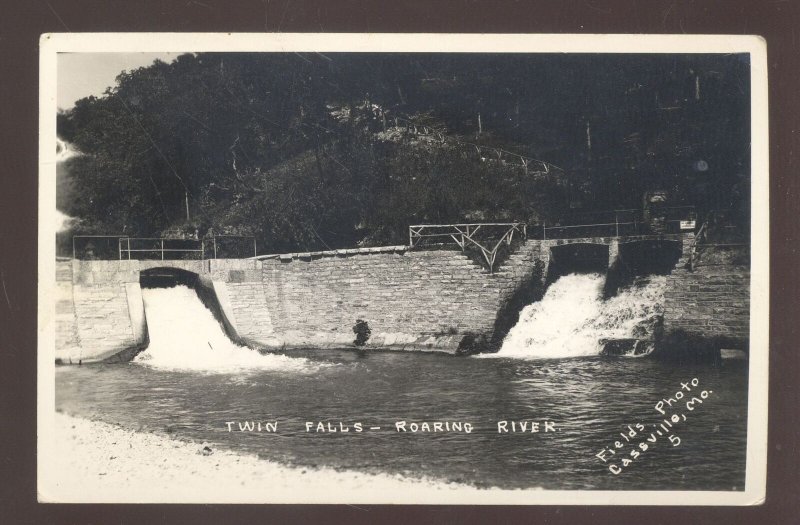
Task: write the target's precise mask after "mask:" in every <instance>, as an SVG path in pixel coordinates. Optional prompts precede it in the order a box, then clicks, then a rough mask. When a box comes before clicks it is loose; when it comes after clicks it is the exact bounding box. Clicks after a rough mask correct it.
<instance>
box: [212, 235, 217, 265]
mask: <svg viewBox="0 0 800 525" xmlns="http://www.w3.org/2000/svg"><path fill="white" fill-rule="evenodd" d="M212 239H214V259H215V260H216V258H217V236H216V235H215V236H214V237H212Z"/></svg>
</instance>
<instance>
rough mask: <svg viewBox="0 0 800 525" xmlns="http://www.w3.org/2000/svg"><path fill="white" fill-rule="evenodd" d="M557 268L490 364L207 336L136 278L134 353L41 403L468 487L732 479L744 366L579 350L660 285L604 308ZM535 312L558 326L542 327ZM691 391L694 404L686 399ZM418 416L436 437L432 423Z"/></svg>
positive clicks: (738, 453)
mask: <svg viewBox="0 0 800 525" xmlns="http://www.w3.org/2000/svg"><path fill="white" fill-rule="evenodd" d="M566 278H569V279H572V281H571V282H569V283H568V286H567V285H564V283H561V286H559V283H558V282H557V283H554V284H553V285H552V286H551V287H550V289H549V290H548V294H549V295H548V296H546V297H545V298H544V299H543V300H542V301H541V303H537V304H536V305H532V306H531V307H529V308H528V309H527V310H526V311H523V313H522V315H521V321H520V324H518V325H517V327H515V329H514V330H512V333H510V334H509V337H508V339H507V344H506V345H505V346H504V347H503V349H502V350H501V351H500V352H499V353H498V354H497V355H495V356H492V358H490V359H486V358H476V357H451V356H447V355H438V354H421V353H403V352H380V351H365V352H358V351H355V350H352V349H342V350H320V349H306V350H294V351H291V352H287V354H286V355H279V354H268V355H261V354H259V353H257V352H256V351H254V350H251V349H249V348H245V347H239V346H237V345H235V344H233V343H232V342H230V341H229V340H228V339H227V338H225V336H224V334H222V333H221V330H220V328H219V325H218V324H217V323H216V321H215V320H214V319H213V316H212V315H211V312H210V311H208V310H206V309H205V308H204V307H203V306H202V304H201V303H200V302H199V300H198V299H197V298H196V296H194V295H193V293H194V292H193V291H191V290H190V289H188V288H185V287H176V288H168V289H152V290H144V299H145V307H146V312H147V317H148V327H149V331H150V337H151V344H150V347H149V348H148V349H147V350H146V351H145V352H143V353H142V354H140V355H139V356H138V357H137V359H136V360H135V361H134V362H132V363H127V364H115V365H98V366H83V367H75V366H72V367H59V368H58V369H57V371H56V406H57V408H58V409H60V410H63V411H65V412H67V413H70V414H73V415H77V416H81V417H87V418H92V419H99V420H102V421H106V422H110V423H115V424H119V425H122V426H123V427H126V428H130V429H134V430H143V431H149V432H155V433H160V434H169V435H172V436H175V437H178V438H181V439H190V440H193V441H198V442H203V441H207V442H209V443H214V444H216V445H215V446H217V447H221V448H225V449H229V450H233V451H240V452H246V453H255V454H258V455H260V456H261V457H264V458H266V459H270V460H273V461H278V462H281V463H284V464H289V465H294V466H298V467H302V468H305V469H311V470H312V471H313V468H314V467H318V466H328V467H334V468H342V469H353V470H358V471H362V472H374V473H378V472H383V473H391V474H402V475H405V476H409V477H428V478H435V479H441V480H446V481H458V482H462V483H468V484H473V485H476V486H478V487H501V488H545V489H604V490H615V489H625V490H743V489H744V473H745V449H746V421H747V362H746V361H728V360H725V361H723V363H722V364H721V365H688V364H675V363H665V362H661V361H657V360H654V359H651V358H633V357H628V358H626V357H603V356H600V355H597V354H598V353H599V346H597V345H596V344H594V345H593V344H590V343H587V341H590V340H593V339H592V338H594V339H595V340H596V339H597V337H598V336H599V335H601V334H608V333H611V334H613V335H615V336H624V335H626V334H625V333H622V332H625V331H627V332H630V331H631V330H633V329H634V325H636V324H637V322H639V321H641V320H642V319H646V318H647V316H649V315H652V314H653V313H654V312H656V313H657V308H656V309H655V310H654V307H653V294H657V293H658V290H659V287H660V286H661V284H660V281H658V280H657V279H656V280H651V281H649V282H647V283H645V284H641V285H639V286H637V287H635V289H632V290H627V291H626V290H622V291H621V292H620V293H619V294H618V296H617V297H618V298H617V299H616V303H615V302H613V301H614V298H612V299H611V300H609V301H610V302H609V301H602V300H601V299H599V298H598V295H597V293H598V290H599V286H600V285H601V284H602V278H600V277H599V276H580V277H575V276H566ZM562 279H565V277H562ZM625 294H628V297H627V299H625V300H622V299H619V298H620V297H625ZM643 298H644V299H643ZM551 303H552V304H551ZM566 303H572V304H573V308H567V307H566V306H568V304H566ZM559 309H560V310H559ZM548 316H549V317H548ZM577 317H581V319H577ZM543 319H544V320H546V319H550V321H549V323H548V322H545V321H544V320H543ZM548 324H550V325H558V326H562V327H570V328H569V329H568V330H566V332H565V331H563V330H562V331H556V332H555V333H550V334H548V333H546V332H547V330H548V329H550V328H547V325H548ZM621 327H625V328H624V330H622V328H621ZM621 330H622V332H621ZM543 332H545V334H544V335H543ZM592 334H593V335H592ZM627 335H630V334H627ZM556 338H560V339H559V342H558V343H557V344H556V343H554V342H553V341H554V340H555V339H556ZM556 348H561V350H560V351H558V350H556ZM592 349H594V350H592ZM693 380H694V384H693ZM682 384H683V385H684V386H682ZM703 391H705V397H704V398H703V399H702V403H700V402H699V401H697V402H695V403H693V404H692V405H690V406H689V407H687V405H686V401H687V400H689V399H690V398H691V397H697V398H698V399H700V397H701V393H702V392H703ZM679 392H680V394H679ZM679 397H682V398H683V399H678V398H679ZM668 398H673V399H675V402H674V403H671V406H669V405H670V404H669V403H665V401H664V400H665V399H668ZM659 401H661V405H663V407H662V410H663V411H664V414H661V413H660V412H659V411H657V410H656V409H655V406H656V404H657V403H658V402H659ZM690 408H691V410H690ZM670 416H674V417H675V418H677V422H674V420H670V419H669V418H670ZM665 419H666V420H667V421H666V422H665V421H664V420H665ZM511 421H514V422H525V430H526V431H525V432H522V431H520V430H521V425H519V424H516V423H515V425H514V426H515V427H516V429H517V430H518V431H517V432H499V431H498V428H505V429H508V430H511V429H512V424H511ZM250 422H252V423H254V424H255V425H256V426H255V430H253V431H249V430H247V428H248V425H249V424H250ZM258 422H261V424H262V431H260V432H259V431H258V427H257V424H258ZM398 422H405V425H404V426H403V428H405V430H406V431H405V432H404V431H399V430H398V426H397V425H398ZM425 422H426V423H428V425H426V426H423V423H425ZM504 422H505V424H504ZM229 423H230V424H229ZM266 423H271V424H275V425H276V431H274V432H272V431H268V430H267V429H266ZM434 423H442V428H443V429H446V428H447V427H448V424H449V426H450V428H451V431H449V432H448V431H441V432H434V431H433V430H435V429H436V428H437V427H436V426H435V425H434ZM453 423H460V428H461V430H460V431H458V430H452V428H453ZM498 423H499V424H500V425H498ZM533 423H537V430H538V432H531V428H532V427H533ZM356 424H359V425H360V428H361V429H362V431H361V432H358V431H357V425H356ZM240 425H241V427H240ZM662 425H664V426H662ZM669 425H672V426H669ZM377 427H379V428H377ZM426 427H427V428H430V430H431V431H430V432H423V431H422V429H423V428H426ZM240 428H244V429H245V430H244V431H242V430H240ZM345 428H346V429H348V430H349V432H343V429H345ZM413 428H418V431H417V432H412V431H411V430H412V429H413ZM467 428H469V429H470V432H466V429H467ZM331 430H336V432H332V431H331ZM648 438H649V439H648ZM615 442H617V443H616V444H615ZM643 446H644V448H646V450H644V449H643ZM612 450H613V453H612ZM632 450H635V451H636V452H637V453H638V454H637V455H636V457H634V455H633V454H632V453H631V451H632ZM598 455H599V456H600V457H598ZM623 458H626V459H628V460H630V461H629V462H627V461H626V462H625V463H623V461H622V459H623ZM611 465H614V467H612V468H611V469H610V468H609V467H610V466H611ZM612 471H613V472H612ZM615 472H616V473H615Z"/></svg>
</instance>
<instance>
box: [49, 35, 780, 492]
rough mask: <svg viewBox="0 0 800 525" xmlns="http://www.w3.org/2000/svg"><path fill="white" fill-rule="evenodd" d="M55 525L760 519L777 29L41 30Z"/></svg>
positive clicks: (51, 483)
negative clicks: (62, 517)
mask: <svg viewBox="0 0 800 525" xmlns="http://www.w3.org/2000/svg"><path fill="white" fill-rule="evenodd" d="M40 102H41V104H40V172H39V188H40V200H39V218H40V221H39V260H38V272H39V323H38V330H39V333H38V336H39V337H38V367H39V386H38V470H37V472H38V487H39V500H40V501H42V502H58V503H87V502H102V503H132V502H133V503H349V504H358V503H391V504H510V505H538V504H567V505H611V504H621V505H756V504H759V503H762V502H763V501H764V498H765V495H766V492H765V491H766V456H767V452H766V451H767V446H766V445H767V442H766V439H767V391H768V377H767V375H768V374H767V370H768V367H767V364H768V344H767V341H768V318H769V312H768V303H769V301H768V289H769V275H768V261H769V245H768V239H769V224H768V153H767V152H768V147H767V139H768V136H767V64H766V44H765V42H764V41H763V39H761V38H759V37H756V36H704V35H659V36H656V35H568V34H564V35H492V34H484V35H465V34H191V33H182V34H178V33H170V34H166V33H139V34H137V33H97V34H89V33H83V34H81V33H76V34H45V35H42V37H41V63H40Z"/></svg>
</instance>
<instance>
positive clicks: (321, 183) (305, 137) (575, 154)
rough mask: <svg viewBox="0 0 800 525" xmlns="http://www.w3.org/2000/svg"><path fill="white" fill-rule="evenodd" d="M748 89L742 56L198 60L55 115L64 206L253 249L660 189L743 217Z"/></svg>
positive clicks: (623, 202)
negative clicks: (64, 161)
mask: <svg viewBox="0 0 800 525" xmlns="http://www.w3.org/2000/svg"><path fill="white" fill-rule="evenodd" d="M748 99H749V67H748V63H747V61H746V57H744V58H743V57H741V56H736V55H730V56H709V55H687V56H674V55H659V56H656V55H617V56H610V55H607V56H587V55H529V54H518V55H452V54H451V55H440V54H429V55H408V54H404V55H401V54H394V55H390V54H369V53H367V54H332V55H322V54H318V53H317V54H296V53H284V54H277V53H276V54H213V53H211V54H209V53H203V54H195V55H191V54H187V55H182V56H180V57H179V58H178V59H177V60H176V61H174V62H173V63H171V64H166V63H163V62H155V63H154V64H153V65H152V66H150V67H146V68H140V69H137V70H135V71H130V72H123V73H122V74H121V75H120V76H119V77H118V78H117V85H116V86H115V87H114V88H112V89H110V90H108V91H107V92H106V94H105V95H104V96H102V97H99V98H95V97H89V98H86V99H82V100H80V101H78V102H77V103H76V105H75V107H74V108H71V109H69V110H67V111H64V112H62V113H60V114H59V116H58V131H59V135H60V137H62V138H63V139H64V140H66V141H68V142H70V143H71V144H73V146H74V147H75V148H77V149H78V150H79V151H80V152H81V153H82V155H79V156H76V157H73V158H72V159H70V160H69V161H68V162H69V164H68V165H67V170H66V171H67V174H66V175H65V176H67V177H69V179H70V181H69V184H68V185H65V184H62V185H61V186H60V187H65V188H69V189H70V191H71V198H69V199H63V198H60V200H59V202H64V200H68V205H67V206H66V209H65V210H64V211H65V212H66V213H68V214H70V215H72V216H75V217H77V218H79V219H80V221H79V222H78V225H77V227H76V228H77V231H78V232H81V233H114V234H126V235H131V236H146V235H158V234H160V233H161V232H164V231H166V230H168V229H174V228H185V229H190V230H194V229H196V230H198V231H199V232H200V234H205V233H206V232H208V231H214V232H217V233H238V234H252V235H255V236H256V237H257V238H258V240H259V246H261V249H260V250H259V251H261V252H277V251H283V250H310V249H325V248H336V247H343V246H354V245H357V244H362V245H370V244H383V243H402V242H404V241H405V239H406V235H407V226H408V225H409V224H414V223H422V222H452V221H463V220H466V219H470V220H489V219H491V220H501V219H502V220H511V219H514V220H523V221H527V222H529V223H536V222H538V221H540V220H542V219H547V220H549V221H552V220H557V219H558V218H560V217H563V216H564V215H566V214H569V213H570V212H571V210H574V209H576V208H578V209H595V210H601V209H614V208H619V207H624V208H631V207H634V208H635V207H638V206H640V205H641V198H642V193H643V192H644V191H648V190H654V189H665V190H668V191H670V192H671V195H672V197H673V202H675V203H691V204H697V205H698V206H700V207H701V209H718V208H723V209H732V210H734V211H735V212H736V213H738V214H739V215H740V216H741V217H743V218H744V217H746V216H747V213H748V210H747V204H746V203H747V188H748V187H749V175H750V174H749V131H748V130H749V103H748ZM415 130H416V132H415ZM420 130H424V132H420ZM470 144H472V145H479V146H484V147H483V149H476V148H475V147H474V146H471V145H470ZM497 148H501V149H503V150H505V151H510V152H515V153H518V154H520V155H525V156H528V157H535V158H538V159H542V160H544V161H547V162H548V163H550V164H549V165H548V166H547V169H546V171H547V173H543V171H545V170H544V165H542V164H540V163H537V164H534V165H531V167H530V168H529V169H525V168H523V167H522V166H521V165H520V164H519V162H515V161H514V157H513V156H509V155H508V154H505V157H503V156H502V155H501V156H499V157H498V158H495V155H494V153H497V151H498V149H497ZM558 167H560V169H559V168H558Z"/></svg>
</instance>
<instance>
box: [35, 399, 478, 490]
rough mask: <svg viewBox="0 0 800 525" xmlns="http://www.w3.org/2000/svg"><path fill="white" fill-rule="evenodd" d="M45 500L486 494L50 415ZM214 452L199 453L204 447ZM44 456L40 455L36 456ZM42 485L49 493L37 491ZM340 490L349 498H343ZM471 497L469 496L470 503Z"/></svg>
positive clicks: (451, 484) (436, 483)
mask: <svg viewBox="0 0 800 525" xmlns="http://www.w3.org/2000/svg"><path fill="white" fill-rule="evenodd" d="M54 421H55V424H54V428H53V430H54V433H53V435H54V436H57V439H56V440H55V441H56V442H55V444H54V446H53V449H52V457H51V458H49V463H48V469H47V470H48V472H47V473H46V474H47V475H46V479H47V483H45V484H41V483H40V494H39V499H40V501H45V502H120V503H135V502H154V503H173V502H175V503H177V502H186V503H189V502H242V503H245V502H281V503H299V502H306V503H313V502H318V503H323V502H326V501H332V500H334V499H335V500H337V501H342V500H343V499H346V500H348V501H353V502H360V503H378V502H387V501H390V500H391V499H392V496H393V495H396V494H397V491H402V494H403V497H404V499H408V500H413V501H415V502H419V503H435V502H438V503H442V502H447V501H449V500H452V501H456V500H461V501H463V500H464V498H465V497H471V496H479V495H481V494H483V495H487V493H488V492H489V491H485V490H480V489H477V488H474V487H471V486H468V485H459V484H455V483H443V482H438V481H435V480H430V479H411V478H404V477H401V476H391V475H381V474H363V473H359V472H355V471H337V470H334V469H330V468H319V469H306V468H293V467H287V466H283V465H280V464H278V463H275V462H272V461H266V460H263V459H260V458H258V457H257V456H254V455H247V454H237V453H234V452H230V451H225V450H218V449H217V448H216V445H215V444H204V443H194V442H187V441H180V440H177V439H171V438H169V437H165V436H161V435H157V434H151V433H145V432H136V431H132V430H128V429H124V428H122V427H118V426H115V425H110V424H108V423H103V422H98V421H89V420H86V419H80V418H76V417H73V416H69V415H66V414H63V413H57V414H55V420H54ZM206 445H207V446H208V447H209V448H210V449H211V453H210V454H209V453H208V451H206V454H207V455H206V454H204V453H203V449H204V447H205V446H206ZM40 460H41V458H40ZM42 486H45V487H50V490H42V488H41V487H42ZM343 495H346V496H344V497H343ZM473 501H474V500H473Z"/></svg>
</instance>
